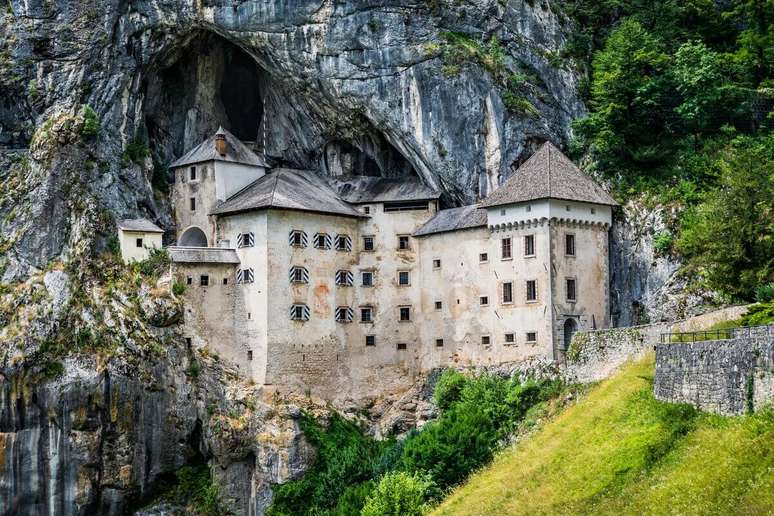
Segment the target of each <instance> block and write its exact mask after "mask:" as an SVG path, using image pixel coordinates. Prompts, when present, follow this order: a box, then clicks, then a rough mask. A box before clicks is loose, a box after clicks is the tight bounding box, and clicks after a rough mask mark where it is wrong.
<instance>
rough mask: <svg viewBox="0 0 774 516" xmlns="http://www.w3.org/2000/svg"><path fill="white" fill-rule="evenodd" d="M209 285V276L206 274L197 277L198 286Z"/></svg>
mask: <svg viewBox="0 0 774 516" xmlns="http://www.w3.org/2000/svg"><path fill="white" fill-rule="evenodd" d="M209 284H210V277H209V276H207V275H206V274H202V275H201V276H199V285H201V286H202V287H206V286H208V285H209Z"/></svg>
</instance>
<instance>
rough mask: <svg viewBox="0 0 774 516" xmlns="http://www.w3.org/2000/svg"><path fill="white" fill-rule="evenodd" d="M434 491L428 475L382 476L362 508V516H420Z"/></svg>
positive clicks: (401, 474)
mask: <svg viewBox="0 0 774 516" xmlns="http://www.w3.org/2000/svg"><path fill="white" fill-rule="evenodd" d="M434 490H435V484H434V483H433V480H432V479H431V478H430V477H429V476H428V475H422V474H419V473H414V474H413V475H410V474H408V473H406V472H403V471H396V472H393V473H388V474H386V475H385V476H383V477H382V478H381V479H380V480H379V483H378V484H377V486H376V488H375V489H374V490H373V492H372V493H371V495H370V496H369V497H368V500H367V501H366V503H365V506H364V507H363V510H362V512H361V513H360V514H361V515H362V516H421V515H422V514H423V513H424V512H425V511H426V509H427V502H426V500H427V499H428V498H430V497H431V493H432V492H433V491H434Z"/></svg>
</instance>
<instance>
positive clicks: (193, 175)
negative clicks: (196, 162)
mask: <svg viewBox="0 0 774 516" xmlns="http://www.w3.org/2000/svg"><path fill="white" fill-rule="evenodd" d="M189 177H190V179H191V181H196V167H191V170H190V175H189Z"/></svg>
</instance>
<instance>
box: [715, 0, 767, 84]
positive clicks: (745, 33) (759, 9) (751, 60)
mask: <svg viewBox="0 0 774 516" xmlns="http://www.w3.org/2000/svg"><path fill="white" fill-rule="evenodd" d="M732 4H733V7H732V9H731V10H730V11H729V12H727V13H726V17H727V18H731V19H733V20H734V21H736V23H737V24H739V25H740V26H741V27H744V30H742V31H741V32H739V35H738V37H737V45H738V50H737V52H736V59H737V61H738V62H739V64H740V65H742V66H743V68H744V69H745V71H746V74H747V81H748V84H749V85H750V86H752V87H755V88H757V87H758V86H760V85H761V84H764V85H766V83H767V82H768V81H770V80H771V76H772V74H773V73H774V2H772V0H733V2H732ZM767 86H771V84H768V85H767Z"/></svg>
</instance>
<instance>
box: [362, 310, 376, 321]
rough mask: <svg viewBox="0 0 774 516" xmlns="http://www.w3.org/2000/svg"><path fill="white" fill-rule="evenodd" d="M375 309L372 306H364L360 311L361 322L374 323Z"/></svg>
mask: <svg viewBox="0 0 774 516" xmlns="http://www.w3.org/2000/svg"><path fill="white" fill-rule="evenodd" d="M373 315H374V309H373V308H371V307H370V306H364V307H362V308H361V309H360V322H362V323H370V322H373V321H374V317H373Z"/></svg>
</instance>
